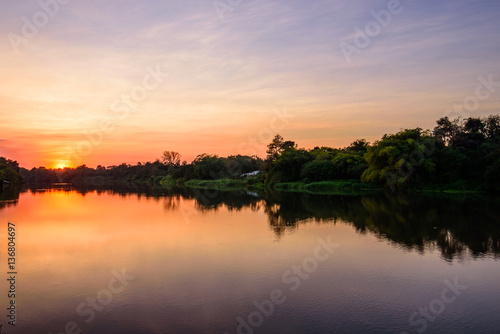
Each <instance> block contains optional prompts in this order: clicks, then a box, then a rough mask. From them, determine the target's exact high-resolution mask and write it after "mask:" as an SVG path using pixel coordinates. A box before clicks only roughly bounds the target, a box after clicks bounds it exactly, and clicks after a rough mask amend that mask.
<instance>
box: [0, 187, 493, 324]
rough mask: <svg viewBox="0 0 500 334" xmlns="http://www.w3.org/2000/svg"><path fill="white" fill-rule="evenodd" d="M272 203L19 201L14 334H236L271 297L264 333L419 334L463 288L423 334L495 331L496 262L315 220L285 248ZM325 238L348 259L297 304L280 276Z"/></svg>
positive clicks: (293, 232) (289, 232)
mask: <svg viewBox="0 0 500 334" xmlns="http://www.w3.org/2000/svg"><path fill="white" fill-rule="evenodd" d="M261 204H262V205H257V206H254V207H253V209H250V208H249V207H244V208H243V209H241V210H239V211H238V210H228V208H227V206H226V205H222V206H221V207H219V209H218V210H216V211H214V210H212V211H210V210H205V211H203V212H202V211H199V210H197V209H195V207H198V206H196V205H195V201H194V200H193V199H186V198H183V197H168V198H151V197H145V196H142V197H138V196H137V195H127V196H118V195H111V194H108V193H101V194H97V193H95V192H90V193H87V194H85V196H82V195H81V194H77V193H76V192H62V191H51V192H46V193H41V194H33V193H23V194H21V196H20V199H19V202H18V203H17V205H15V206H9V207H5V208H4V209H2V210H0V221H2V222H6V221H13V222H16V223H17V231H18V232H17V233H18V236H17V241H18V249H19V251H18V263H19V264H18V271H19V278H18V289H19V293H18V326H16V328H15V329H12V328H9V331H8V333H48V332H50V331H52V333H54V334H55V333H59V332H61V331H63V329H64V326H65V324H66V323H67V322H68V321H75V322H76V323H77V324H78V325H79V326H81V328H82V330H83V333H177V332H182V333H191V332H192V333H199V332H207V333H208V332H210V333H212V332H219V333H223V332H224V331H225V330H226V331H228V333H235V332H236V325H237V322H236V318H237V317H238V316H242V317H246V316H248V314H249V313H250V312H252V311H254V310H255V307H254V306H253V304H252V303H253V302H254V301H255V300H258V301H262V300H264V299H266V298H267V299H268V298H269V294H270V293H271V291H273V290H274V289H281V290H283V291H284V294H285V296H286V298H287V300H286V302H285V303H283V304H281V305H279V306H277V307H276V311H275V314H273V315H272V316H271V317H270V318H269V319H266V320H265V322H264V325H263V326H262V327H260V328H259V330H260V332H262V333H274V332H276V333H285V332H286V333H305V332H308V333H312V332H317V333H322V332H331V331H336V332H363V331H364V332H377V331H378V332H380V333H382V332H394V333H399V332H400V331H402V330H408V331H412V330H413V331H414V330H415V329H416V327H414V328H411V327H408V326H409V325H408V317H409V315H410V314H411V313H412V312H414V311H415V310H417V309H418V307H420V306H426V305H428V304H429V302H430V301H432V300H433V299H434V298H439V294H440V292H441V290H442V289H443V287H444V284H443V280H444V279H451V280H452V279H453V278H455V277H458V278H459V281H460V282H461V283H462V284H465V285H467V286H468V289H467V291H465V292H464V293H463V295H462V296H460V297H459V298H458V299H457V301H456V302H454V303H453V304H450V305H449V306H447V309H446V311H445V312H443V314H441V315H440V316H439V319H438V320H436V321H435V322H433V323H432V324H429V328H428V329H427V331H426V332H428V333H442V332H455V333H459V332H463V333H465V332H467V328H476V329H477V330H478V331H482V332H485V331H487V330H492V328H498V325H499V322H498V320H494V319H495V318H496V317H495V316H494V314H493V312H494V311H496V310H498V307H499V306H500V298H499V297H500V290H499V289H498V285H497V282H498V279H499V278H500V270H499V269H500V268H499V266H498V263H497V262H495V261H494V260H493V259H491V258H485V259H476V258H472V257H464V258H463V260H461V261H452V262H447V261H443V257H442V254H441V253H440V252H439V251H438V250H434V251H432V250H431V249H430V248H429V249H426V250H425V251H424V252H422V253H420V252H415V251H410V252H409V251H407V249H403V248H402V247H401V246H399V245H396V244H395V243H394V242H389V241H387V239H383V238H382V239H380V238H377V237H376V236H375V235H373V234H372V233H360V232H359V231H356V230H355V229H354V228H353V226H352V225H351V224H350V223H349V224H346V223H345V222H343V221H342V220H338V221H337V222H336V223H334V222H333V221H332V220H325V221H324V222H322V223H318V222H314V221H312V220H310V219H309V220H307V221H304V222H302V223H301V225H300V227H299V228H298V229H297V228H290V229H285V230H284V232H283V234H282V235H281V236H277V234H276V231H275V229H274V228H271V227H270V225H269V223H270V221H272V220H270V218H269V215H270V209H269V208H267V209H264V204H263V203H261ZM338 205H341V204H338ZM282 207H283V206H282ZM274 210H279V208H278V206H275V207H274ZM271 211H272V210H271ZM367 230H370V229H369V228H368V229H367ZM1 232H2V234H1V236H0V237H2V238H3V239H5V238H6V233H5V230H3V231H1ZM327 236H331V239H332V240H333V241H334V242H335V243H337V244H340V247H339V248H338V249H336V250H335V252H334V253H333V255H332V256H331V257H329V258H328V259H327V260H326V261H325V262H322V263H321V264H320V266H319V268H318V270H317V271H315V272H313V273H312V274H311V276H310V277H309V278H308V279H307V280H303V281H302V284H301V286H300V288H299V289H298V290H297V291H295V292H292V291H290V284H286V283H284V282H283V281H282V274H283V273H284V272H285V271H286V270H289V269H290V268H292V266H293V265H294V264H295V265H300V264H301V263H302V261H303V260H304V259H305V258H306V257H308V256H311V255H312V253H313V251H314V249H315V248H316V247H317V246H318V242H317V238H318V237H321V238H326V237H327ZM4 254H5V253H4V252H2V254H1V256H2V261H3V262H2V263H6V262H4V261H6V259H5V255H4ZM122 268H125V269H126V271H127V272H128V273H129V274H130V275H134V276H135V277H136V278H135V279H134V280H132V281H131V282H130V284H129V285H128V286H127V287H125V289H124V291H123V292H122V293H119V294H115V295H113V300H112V302H111V303H110V304H109V305H106V306H105V307H104V310H102V311H100V312H97V313H96V317H95V319H94V320H93V321H92V322H91V323H90V324H86V323H85V322H84V320H85V319H86V318H87V316H85V317H82V316H79V315H77V314H76V312H75V310H76V307H77V306H78V305H79V304H81V303H82V302H85V301H86V300H87V298H95V297H96V295H97V293H98V292H99V291H100V290H101V289H104V288H106V287H107V286H108V283H109V281H110V280H111V279H112V278H113V275H112V273H111V272H112V270H117V271H121V270H122ZM5 303H6V298H5V296H4V294H2V305H6V304H5ZM472 305H474V307H471V306H472Z"/></svg>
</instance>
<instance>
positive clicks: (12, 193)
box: [0, 187, 19, 210]
mask: <svg viewBox="0 0 500 334" xmlns="http://www.w3.org/2000/svg"><path fill="white" fill-rule="evenodd" d="M18 200H19V189H16V188H13V187H12V188H11V187H9V188H5V189H0V210H2V209H4V208H7V207H10V206H15V205H16V204H17V202H18Z"/></svg>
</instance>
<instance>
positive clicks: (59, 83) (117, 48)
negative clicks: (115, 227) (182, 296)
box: [0, 0, 500, 168]
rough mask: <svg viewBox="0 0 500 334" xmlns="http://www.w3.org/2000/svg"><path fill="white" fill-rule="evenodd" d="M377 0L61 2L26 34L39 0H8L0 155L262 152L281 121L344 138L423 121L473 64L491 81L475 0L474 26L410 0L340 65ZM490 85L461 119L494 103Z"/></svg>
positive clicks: (151, 156) (55, 157)
mask: <svg viewBox="0 0 500 334" xmlns="http://www.w3.org/2000/svg"><path fill="white" fill-rule="evenodd" d="M374 6H375V5H374V4H373V3H366V2H362V3H358V2H352V1H347V0H341V1H322V2H317V3H316V4H315V5H314V6H312V5H309V4H308V3H307V2H304V3H302V2H294V3H289V2H281V1H276V2H271V3H268V2H261V3H258V4H257V3H255V4H250V3H249V4H244V5H241V6H240V7H238V8H236V9H234V11H231V12H227V13H225V15H226V17H224V19H223V20H221V18H220V17H219V15H218V14H217V12H216V11H215V10H214V9H213V8H211V6H209V5H207V7H206V8H205V7H203V6H192V5H190V4H189V3H188V2H186V3H179V2H173V1H166V2H162V4H161V5H160V4H156V5H155V4H145V3H144V4H143V3H137V2H135V1H131V0H125V1H120V2H119V3H118V2H116V3H115V2H113V3H111V2H110V3H107V2H98V3H96V4H95V5H92V6H89V5H88V4H87V3H85V2H71V3H70V4H67V5H64V6H62V5H61V7H60V9H59V12H58V13H57V14H56V15H55V16H54V17H51V18H50V22H49V23H48V24H47V25H46V26H43V27H40V28H39V29H38V28H37V33H36V34H33V36H30V37H29V38H28V37H25V36H24V37H23V21H22V18H23V17H28V18H30V17H32V16H33V14H34V13H36V12H37V11H40V10H41V9H40V7H39V5H38V4H37V2H36V1H32V2H29V3H24V2H9V3H8V4H4V5H2V12H1V13H0V31H1V32H2V33H3V35H5V36H4V37H9V36H10V37H9V38H10V39H9V38H4V39H3V41H2V42H0V59H1V64H2V65H1V66H0V78H1V79H0V156H6V157H8V158H10V159H14V160H17V161H18V162H19V163H20V165H21V166H23V167H27V168H32V167H38V166H47V167H52V168H62V167H64V166H70V167H75V166H77V165H81V164H86V165H87V166H90V167H96V166H97V165H99V164H100V165H103V166H109V165H116V164H120V163H123V162H126V163H130V164H135V163H137V162H145V161H154V160H155V159H158V158H160V156H161V154H162V152H163V151H165V150H171V151H177V152H179V153H180V154H181V155H182V159H183V160H187V161H188V162H190V161H192V160H193V159H194V158H195V157H196V156H197V155H198V154H201V153H209V154H218V155H221V156H227V155H232V154H248V155H252V154H256V155H259V156H261V157H264V156H265V150H266V145H267V144H268V143H269V142H270V140H271V138H272V137H273V136H274V135H275V134H277V133H279V134H281V135H282V136H283V137H284V138H285V139H286V140H294V141H295V142H296V143H297V144H298V145H299V147H305V148H313V147H314V146H333V147H345V146H347V145H349V144H350V143H351V142H352V141H354V140H356V139H361V138H365V139H367V140H368V141H370V142H373V141H374V140H377V139H379V138H381V137H382V135H384V134H385V133H395V132H397V131H399V130H400V129H402V128H414V127H422V128H424V129H432V128H433V127H434V125H435V121H436V120H437V119H438V118H440V117H443V116H445V115H449V114H450V110H452V109H453V106H454V105H455V104H459V105H461V104H462V103H463V101H464V100H465V99H466V98H467V97H468V96H471V95H473V94H474V92H475V89H476V87H477V85H478V82H479V81H478V80H479V79H478V78H479V77H480V76H483V77H486V78H487V77H488V75H490V74H491V75H493V78H494V79H493V80H494V81H500V76H499V75H497V74H498V68H500V58H499V57H498V52H499V49H498V47H497V46H496V45H497V44H498V43H497V44H494V43H493V41H495V40H497V39H498V30H500V29H499V27H498V24H496V23H495V24H494V22H497V21H498V20H497V16H495V15H496V12H495V11H492V10H489V9H488V8H483V7H481V6H479V5H478V7H477V11H481V15H482V16H481V17H482V19H481V22H479V21H478V20H474V19H473V18H474V17H475V16H473V15H469V12H468V11H469V9H468V7H467V8H465V7H464V8H462V4H461V3H455V2H453V6H455V7H456V8H455V7H454V9H453V11H449V12H443V10H444V9H445V8H444V7H443V8H442V7H441V6H442V4H441V2H439V3H428V4H425V5H424V4H416V3H411V4H407V5H405V8H404V11H403V12H402V13H401V14H399V16H398V19H397V20H396V19H394V20H392V23H391V24H390V25H388V26H387V27H384V28H383V29H382V30H381V32H380V34H379V35H377V36H373V37H372V40H371V43H370V45H369V46H368V47H365V48H363V49H359V50H358V51H359V53H356V54H355V55H354V56H353V57H352V61H347V60H346V57H345V55H344V53H343V52H342V49H341V48H340V47H339V46H340V45H341V43H344V42H349V43H351V42H352V40H353V38H354V37H353V36H356V35H355V33H354V29H355V27H358V26H359V27H364V25H365V24H366V23H367V22H370V20H372V19H373V18H372V17H371V16H370V12H371V11H372V10H382V9H383V7H384V6H382V7H381V8H374ZM84 18H85V19H84ZM422 20H424V21H425V22H439V33H435V26H434V25H432V24H427V23H425V24H423V23H422ZM457 22H461V23H460V24H458V23H457ZM25 30H26V29H25ZM12 34H14V35H12ZM12 36H20V38H24V40H23V39H20V40H17V41H21V42H19V43H17V44H16V43H15V42H13V40H12ZM467 36H473V37H471V38H469V39H468V37H467ZM468 50H474V51H470V52H469V51H468ZM499 91H500V90H499ZM499 91H495V92H493V93H492V94H491V96H490V97H489V98H488V99H486V100H481V102H480V104H479V105H478V106H477V108H475V109H474V110H470V111H468V112H467V115H469V116H474V117H477V116H485V115H489V114H493V113H497V112H498V110H500V108H499V107H500V94H499ZM462 109H463V108H462ZM464 115H465V114H464ZM451 116H452V117H454V116H457V115H451Z"/></svg>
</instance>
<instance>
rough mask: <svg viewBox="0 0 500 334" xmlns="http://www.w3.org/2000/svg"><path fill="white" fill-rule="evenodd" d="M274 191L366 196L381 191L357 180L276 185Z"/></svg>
mask: <svg viewBox="0 0 500 334" xmlns="http://www.w3.org/2000/svg"><path fill="white" fill-rule="evenodd" d="M274 189H275V190H279V191H296V192H307V193H313V194H366V193H374V192H378V191H380V190H382V188H380V187H377V186H374V185H370V184H366V183H362V182H361V181H358V180H334V181H322V182H311V183H304V182H289V183H277V184H275V185H274Z"/></svg>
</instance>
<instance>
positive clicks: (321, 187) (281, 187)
mask: <svg viewBox="0 0 500 334" xmlns="http://www.w3.org/2000/svg"><path fill="white" fill-rule="evenodd" d="M160 184H162V185H165V186H168V185H171V184H179V183H178V182H175V181H173V180H170V181H168V182H163V181H162V182H160ZM183 184H184V185H185V186H187V187H191V188H202V189H219V190H234V189H274V190H277V191H290V192H307V193H315V194H366V193H373V192H377V191H379V190H381V188H379V187H376V186H373V185H369V184H365V183H362V182H361V181H357V180H336V181H324V182H312V183H304V182H289V183H277V184H274V185H269V184H264V183H253V182H248V180H247V179H243V180H231V179H221V180H189V181H187V182H184V183H183Z"/></svg>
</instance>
